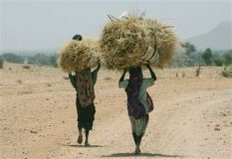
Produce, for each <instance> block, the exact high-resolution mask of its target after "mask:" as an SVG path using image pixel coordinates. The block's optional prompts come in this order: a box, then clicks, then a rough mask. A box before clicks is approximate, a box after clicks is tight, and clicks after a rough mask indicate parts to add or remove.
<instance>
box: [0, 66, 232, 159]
mask: <svg viewBox="0 0 232 159" xmlns="http://www.w3.org/2000/svg"><path fill="white" fill-rule="evenodd" d="M9 67H11V70H9ZM195 69H196V68H189V69H165V70H157V71H156V72H157V76H158V80H157V82H156V83H155V85H154V86H153V87H151V88H149V92H150V94H151V96H152V98H153V99H154V103H155V109H154V111H153V112H152V113H151V114H150V121H149V125H148V129H147V131H146V135H145V137H144V139H143V141H142V146H141V149H142V154H141V155H140V156H137V157H136V156H134V155H133V151H134V144H133V140H132V135H131V129H130V123H129V120H128V116H127V111H126V94H125V92H124V91H123V90H120V89H119V88H118V87H117V80H118V78H119V76H120V75H119V74H118V73H115V72H108V71H101V72H100V73H99V80H98V83H97V85H96V87H95V90H96V101H95V102H96V109H97V113H96V119H95V123H94V129H93V131H92V132H91V134H90V143H91V144H92V146H91V147H84V146H82V145H78V144H77V143H76V139H77V129H76V110H75V92H74V90H73V88H72V87H71V85H70V83H69V81H68V80H66V77H67V75H66V74H65V73H62V72H61V71H60V70H57V69H53V68H42V67H31V68H30V69H28V70H25V69H22V68H21V66H20V65H12V64H11V65H7V66H6V67H5V68H4V70H1V72H0V73H1V74H0V76H1V77H0V89H1V91H0V101H1V112H0V113H1V114H0V125H1V137H0V138H1V145H0V146H1V157H0V158H2V159H53V158H54V159H79V158H114V157H116V158H156V159H159V158H160V159H165V158H184V159H231V157H232V151H231V150H232V143H231V141H232V138H231V134H232V104H231V103H232V79H227V78H223V77H221V75H220V71H221V69H222V68H216V67H212V68H203V72H202V76H201V77H195V75H194V71H195ZM177 73H181V74H182V75H183V76H181V77H179V76H178V78H176V75H177Z"/></svg>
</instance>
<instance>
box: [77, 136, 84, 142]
mask: <svg viewBox="0 0 232 159" xmlns="http://www.w3.org/2000/svg"><path fill="white" fill-rule="evenodd" d="M82 141H83V137H82V135H79V136H78V139H77V143H78V144H81V143H82Z"/></svg>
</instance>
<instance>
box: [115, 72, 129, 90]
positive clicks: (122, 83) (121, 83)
mask: <svg viewBox="0 0 232 159" xmlns="http://www.w3.org/2000/svg"><path fill="white" fill-rule="evenodd" d="M125 75H126V69H124V72H123V74H122V76H121V77H120V79H119V81H118V87H119V88H126V87H127V85H128V83H129V81H128V80H124V78H125Z"/></svg>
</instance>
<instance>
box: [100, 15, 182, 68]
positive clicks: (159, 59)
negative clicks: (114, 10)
mask: <svg viewBox="0 0 232 159" xmlns="http://www.w3.org/2000/svg"><path fill="white" fill-rule="evenodd" d="M176 41H177V40H176V36H175V34H174V32H173V31H172V30H171V28H168V27H166V26H165V25H163V24H162V23H160V22H159V21H157V20H151V19H145V20H143V19H141V18H138V17H135V16H129V17H127V18H123V19H118V20H114V21H110V22H108V23H107V24H106V26H105V28H104V30H103V33H102V36H101V39H100V41H99V42H100V49H101V53H102V59H103V61H105V63H106V64H107V66H108V68H110V69H111V68H112V69H114V68H116V69H123V68H127V67H131V66H139V65H142V64H154V65H155V66H158V67H163V66H164V65H165V64H168V63H169V62H170V61H171V58H172V55H173V53H174V52H175V45H176Z"/></svg>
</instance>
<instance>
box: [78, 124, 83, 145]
mask: <svg viewBox="0 0 232 159" xmlns="http://www.w3.org/2000/svg"><path fill="white" fill-rule="evenodd" d="M78 131H79V136H78V139H77V143H79V144H81V143H82V141H83V136H82V128H81V127H80V126H78Z"/></svg>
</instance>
